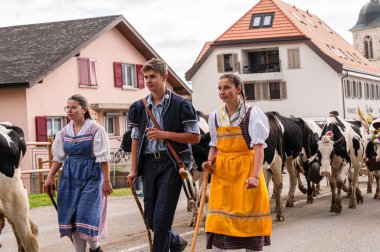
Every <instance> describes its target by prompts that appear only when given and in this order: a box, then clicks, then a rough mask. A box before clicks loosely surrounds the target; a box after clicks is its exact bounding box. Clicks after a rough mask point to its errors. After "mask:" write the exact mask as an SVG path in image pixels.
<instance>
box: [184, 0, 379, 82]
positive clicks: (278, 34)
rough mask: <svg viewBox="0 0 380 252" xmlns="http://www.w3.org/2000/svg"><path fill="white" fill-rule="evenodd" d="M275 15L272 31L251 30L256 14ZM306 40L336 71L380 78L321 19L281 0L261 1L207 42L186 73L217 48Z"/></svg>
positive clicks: (189, 76) (364, 59)
mask: <svg viewBox="0 0 380 252" xmlns="http://www.w3.org/2000/svg"><path fill="white" fill-rule="evenodd" d="M260 13H274V19H273V24H272V26H271V27H269V28H258V29H251V28H250V25H251V20H252V15H253V14H260ZM290 38H299V39H301V38H303V39H304V41H305V40H309V43H306V44H307V45H309V46H310V47H311V48H312V49H313V50H314V51H315V52H316V53H317V54H318V55H319V56H320V57H321V58H323V59H324V60H325V61H327V63H328V64H329V65H330V66H332V67H333V66H337V67H335V69H336V70H337V71H338V72H341V69H342V68H344V69H353V70H358V71H361V72H365V73H370V74H375V75H378V76H380V68H378V67H376V66H374V65H373V64H372V63H371V62H369V61H368V60H367V59H366V58H365V57H364V56H363V55H362V54H361V53H360V52H358V51H357V50H356V49H355V48H354V47H353V46H352V45H351V44H349V43H348V42H347V41H346V40H344V39H343V38H342V37H341V36H340V35H339V34H337V33H336V32H335V31H333V30H332V29H331V28H330V27H329V26H328V25H326V24H325V23H324V22H323V21H322V20H321V19H319V18H318V17H317V16H315V15H313V14H311V13H309V12H307V11H303V10H301V9H299V8H296V7H294V6H291V5H289V4H287V3H285V2H283V1H281V0H261V1H259V2H258V3H257V4H256V5H255V6H254V7H252V8H251V9H250V10H249V11H248V12H247V13H246V14H244V15H243V16H242V17H241V18H240V19H239V20H238V21H237V22H236V23H235V24H233V25H232V26H231V27H230V28H229V29H228V30H226V31H225V32H224V33H223V34H222V35H220V36H219V37H218V38H217V39H216V40H215V41H214V43H210V42H208V43H210V44H208V43H206V45H205V46H204V47H203V49H202V51H201V53H200V54H199V56H198V57H197V59H196V61H195V63H194V65H193V67H192V68H191V69H190V70H189V71H188V72H187V73H186V78H187V79H188V80H189V79H191V77H192V76H193V75H194V74H195V72H196V71H197V70H198V69H199V67H200V66H201V65H202V63H203V61H204V59H205V58H207V56H208V54H209V53H210V52H211V51H212V49H213V48H214V45H215V46H217V45H218V44H228V43H234V44H236V43H239V41H240V42H255V41H257V42H258V41H260V40H263V41H276V40H281V39H284V40H286V39H289V40H290Z"/></svg>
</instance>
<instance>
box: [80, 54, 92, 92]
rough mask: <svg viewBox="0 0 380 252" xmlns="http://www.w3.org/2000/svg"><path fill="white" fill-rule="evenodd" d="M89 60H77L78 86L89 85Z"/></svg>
mask: <svg viewBox="0 0 380 252" xmlns="http://www.w3.org/2000/svg"><path fill="white" fill-rule="evenodd" d="M89 61H90V60H89V59H78V69H79V85H85V86H89V85H90V66H89V63H90V62H89Z"/></svg>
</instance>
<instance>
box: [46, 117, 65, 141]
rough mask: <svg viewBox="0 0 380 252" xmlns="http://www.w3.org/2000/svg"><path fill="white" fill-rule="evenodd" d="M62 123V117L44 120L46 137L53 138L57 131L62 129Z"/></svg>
mask: <svg viewBox="0 0 380 252" xmlns="http://www.w3.org/2000/svg"><path fill="white" fill-rule="evenodd" d="M63 121H64V120H63V118H62V117H48V118H47V119H46V123H47V134H48V137H55V135H56V134H57V133H58V131H60V130H61V129H62V128H63Z"/></svg>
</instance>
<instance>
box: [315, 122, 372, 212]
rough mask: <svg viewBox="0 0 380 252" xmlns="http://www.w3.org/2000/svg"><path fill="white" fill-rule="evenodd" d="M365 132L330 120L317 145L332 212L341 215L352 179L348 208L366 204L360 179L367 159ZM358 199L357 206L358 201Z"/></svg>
mask: <svg viewBox="0 0 380 252" xmlns="http://www.w3.org/2000/svg"><path fill="white" fill-rule="evenodd" d="M366 139H367V132H366V129H365V128H364V127H363V126H362V127H357V126H356V125H354V124H350V123H348V122H347V121H345V120H343V119H342V118H340V117H338V116H337V117H328V118H327V121H326V124H325V126H324V128H323V130H322V137H321V139H320V140H319V141H318V156H319V160H320V164H321V168H320V175H322V176H324V177H328V179H329V184H330V187H331V191H332V198H331V207H330V212H335V213H336V214H340V213H341V212H342V203H341V191H342V187H343V185H344V182H345V179H346V176H347V175H349V177H350V178H351V179H349V192H348V193H349V194H350V202H349V205H348V207H349V208H356V203H358V204H361V203H363V196H362V194H361V191H360V189H359V187H358V175H359V171H360V168H361V165H362V160H363V157H364V151H365V145H366ZM355 198H356V200H357V202H356V201H355Z"/></svg>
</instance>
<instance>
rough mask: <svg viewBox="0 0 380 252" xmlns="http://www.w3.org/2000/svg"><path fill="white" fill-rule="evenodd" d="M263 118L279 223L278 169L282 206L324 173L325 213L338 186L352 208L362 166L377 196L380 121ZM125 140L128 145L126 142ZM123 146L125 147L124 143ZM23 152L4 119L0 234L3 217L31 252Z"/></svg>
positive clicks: (199, 151)
mask: <svg viewBox="0 0 380 252" xmlns="http://www.w3.org/2000/svg"><path fill="white" fill-rule="evenodd" d="M266 116H267V117H268V121H269V126H270V133H269V137H268V139H267V140H266V144H267V145H268V147H267V148H265V152H264V164H263V171H264V174H265V177H266V182H267V184H269V183H270V181H273V196H272V198H274V199H275V202H276V207H275V211H276V220H278V221H284V210H283V205H282V202H281V192H282V188H283V179H282V174H283V169H284V167H285V168H286V170H287V173H288V174H289V178H290V181H289V193H288V198H287V201H286V204H285V206H287V207H293V206H294V202H295V197H294V194H295V190H296V187H297V184H298V188H299V189H300V190H301V191H302V192H303V193H306V194H307V203H310V204H311V203H313V201H314V196H315V195H316V194H318V188H319V185H318V183H319V182H320V181H321V179H322V178H323V177H328V181H329V184H330V187H331V192H332V198H331V207H330V211H331V212H335V213H336V214H340V213H341V211H342V204H341V191H342V190H344V191H346V192H347V197H349V198H350V201H349V205H348V207H349V208H356V204H361V203H363V196H362V194H361V191H360V189H359V187H358V178H359V173H360V171H361V170H362V169H363V168H364V167H366V168H365V169H366V171H367V174H368V178H369V179H368V181H369V182H368V188H367V192H368V193H371V192H372V184H371V181H372V180H373V177H375V178H376V183H377V187H376V193H375V195H374V198H375V199H380V141H379V140H380V139H379V130H380V119H377V120H374V121H373V122H372V123H371V124H370V125H368V123H367V122H366V121H365V120H364V119H363V118H364V117H361V120H360V121H346V120H344V119H342V118H340V117H328V118H327V120H326V122H325V123H324V124H323V125H318V124H317V123H315V122H314V121H313V120H310V119H302V118H288V117H284V116H282V115H280V114H278V113H276V112H267V113H266ZM198 117H199V120H198V122H199V126H200V129H201V135H202V137H201V142H200V143H198V144H195V145H193V146H192V149H193V157H194V167H195V169H193V170H192V174H193V181H195V183H197V185H196V188H198V191H201V190H199V189H201V188H200V185H201V184H202V183H201V180H202V178H203V176H202V171H201V169H200V167H201V164H202V163H203V162H204V161H205V160H207V156H208V150H209V146H208V143H209V141H210V133H209V130H208V125H207V116H206V115H204V114H203V113H200V112H198ZM376 134H377V135H376ZM126 135H127V136H128V134H126ZM129 136H130V135H129ZM125 139H126V138H125ZM126 143H127V145H129V144H130V141H126ZM124 147H125V148H126V149H128V148H129V147H130V146H129V147H128V146H124ZM25 151H26V143H25V140H24V134H23V131H22V129H20V128H19V127H17V126H14V125H12V124H10V123H0V233H1V230H2V229H3V227H4V224H5V219H6V220H8V222H9V223H10V224H11V226H12V228H13V231H14V233H15V235H16V238H17V242H18V247H19V251H31V252H34V251H38V243H37V238H36V237H37V233H38V229H37V226H36V225H35V224H34V223H33V222H32V221H31V220H30V218H29V203H28V198H27V192H26V190H25V188H24V187H23V183H22V180H21V171H20V168H19V163H20V160H21V158H22V157H23V155H24V154H25ZM301 173H302V174H303V175H304V176H305V178H306V181H307V188H305V187H304V186H303V185H302V182H301V178H300V176H301ZM197 198H200V196H198V197H197ZM192 210H193V219H192V221H191V224H194V223H195V218H196V215H197V207H193V208H192ZM204 212H205V213H207V210H206V211H204ZM0 247H1V244H0Z"/></svg>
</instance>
